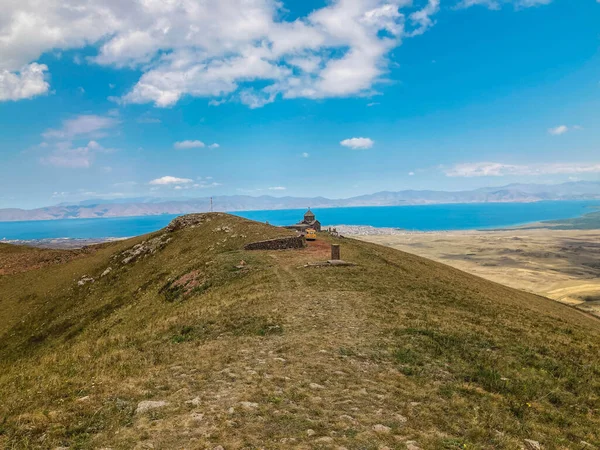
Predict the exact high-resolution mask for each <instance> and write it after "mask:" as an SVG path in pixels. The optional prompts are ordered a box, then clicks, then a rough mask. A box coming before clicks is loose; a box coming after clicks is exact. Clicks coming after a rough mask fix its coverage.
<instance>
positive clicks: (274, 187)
mask: <svg viewBox="0 0 600 450" xmlns="http://www.w3.org/2000/svg"><path fill="white" fill-rule="evenodd" d="M286 189H287V188H285V187H283V186H273V187H270V188H269V190H270V191H285V190H286Z"/></svg>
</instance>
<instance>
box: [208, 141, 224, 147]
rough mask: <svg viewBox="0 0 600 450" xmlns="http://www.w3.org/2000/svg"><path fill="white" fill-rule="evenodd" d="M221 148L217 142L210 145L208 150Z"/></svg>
mask: <svg viewBox="0 0 600 450" xmlns="http://www.w3.org/2000/svg"><path fill="white" fill-rule="evenodd" d="M220 147H221V146H220V145H219V144H217V143H216V142H215V143H214V144H210V145H209V146H208V148H220Z"/></svg>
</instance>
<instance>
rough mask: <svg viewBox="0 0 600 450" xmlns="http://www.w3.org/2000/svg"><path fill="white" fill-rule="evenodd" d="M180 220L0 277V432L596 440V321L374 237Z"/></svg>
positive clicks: (297, 443) (72, 438) (478, 443)
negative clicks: (291, 237)
mask: <svg viewBox="0 0 600 450" xmlns="http://www.w3.org/2000/svg"><path fill="white" fill-rule="evenodd" d="M183 222H185V223H186V226H185V227H183V228H181V229H177V228H179V227H177V226H175V227H172V228H174V229H172V230H171V231H167V230H161V231H159V232H157V233H154V234H152V235H148V236H142V237H138V238H135V239H130V240H127V241H121V242H116V243H111V244H107V245H104V246H102V247H101V248H99V249H97V251H95V252H93V253H90V254H89V255H86V256H85V257H83V258H77V259H74V260H72V261H70V262H68V263H65V264H59V265H51V266H47V267H44V268H42V269H39V270H31V271H27V272H22V273H16V274H12V275H5V276H0V308H1V311H2V315H0V397H1V399H2V401H1V402H0V448H48V449H52V448H56V447H69V448H86V449H87V448H94V449H100V448H111V449H131V448H139V449H142V448H155V449H173V448H186V449H196V448H198V449H204V448H209V449H212V448H216V447H218V446H223V448H225V449H227V450H229V449H234V448H269V449H273V448H341V447H345V448H347V449H381V448H386V447H387V448H408V449H413V450H414V449H416V448H422V449H458V448H461V449H464V448H468V449H492V448H500V449H517V448H522V447H523V446H524V445H526V440H527V439H530V440H534V441H538V442H539V443H540V444H541V445H542V446H543V448H546V449H564V448H594V447H593V446H600V332H599V330H600V325H599V323H600V322H598V321H597V320H594V319H592V318H590V317H587V316H586V315H584V314H582V313H579V312H577V311H575V310H573V309H570V308H568V307H566V306H562V305H559V304H557V303H554V302H552V301H549V300H547V299H544V298H542V297H537V296H534V295H530V294H526V293H522V292H519V291H516V290H513V289H510V288H506V287H503V286H500V285H497V284H494V283H491V282H489V281H485V280H483V279H480V278H477V277H474V276H471V275H469V274H466V273H463V272H460V271H458V270H455V269H452V268H450V267H447V266H444V265H441V264H438V263H434V262H431V261H428V260H425V259H422V258H419V257H416V256H413V255H409V254H406V253H402V252H399V251H396V250H393V249H389V248H384V247H381V246H377V245H374V244H368V243H364V242H359V241H354V240H351V239H341V240H339V239H338V240H336V242H338V243H340V244H341V245H342V256H343V258H344V259H346V260H348V261H352V262H354V263H356V264H357V265H356V266H353V267H305V265H306V263H309V262H316V261H320V260H324V259H327V257H328V254H329V242H330V241H333V240H334V238H332V237H329V236H320V239H319V241H317V242H316V243H312V244H311V245H310V246H309V247H308V248H305V249H302V250H285V251H254V252H249V251H244V250H242V248H243V246H244V244H246V243H249V242H253V241H256V240H259V239H265V238H271V237H278V236H282V235H286V234H287V233H288V232H287V231H285V230H282V229H279V228H275V227H270V226H267V225H263V224H260V223H256V222H250V221H247V220H244V219H240V218H237V217H234V216H229V215H226V214H205V215H197V216H192V217H186V218H184V219H183ZM242 261H243V262H242ZM109 269H110V270H109ZM92 280H93V281H92ZM527 445H530V446H531V445H534V444H532V443H529V444H527ZM528 448H532V447H528Z"/></svg>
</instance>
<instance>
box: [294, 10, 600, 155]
mask: <svg viewBox="0 0 600 450" xmlns="http://www.w3.org/2000/svg"><path fill="white" fill-rule="evenodd" d="M599 1H600V0H599ZM302 157H303V158H310V153H307V152H304V153H302Z"/></svg>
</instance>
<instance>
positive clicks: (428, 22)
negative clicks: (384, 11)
mask: <svg viewBox="0 0 600 450" xmlns="http://www.w3.org/2000/svg"><path fill="white" fill-rule="evenodd" d="M439 10H440V0H429V1H428V2H427V5H426V6H425V7H424V8H423V9H421V10H420V11H416V12H414V13H412V14H411V15H410V20H411V21H412V22H414V23H416V24H418V28H417V29H415V30H414V31H412V32H411V33H410V36H419V35H421V34H423V33H425V32H426V31H427V30H428V29H429V28H431V27H432V26H433V25H434V22H433V19H432V18H431V16H433V15H435V14H436V13H437V12H438V11H439Z"/></svg>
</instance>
